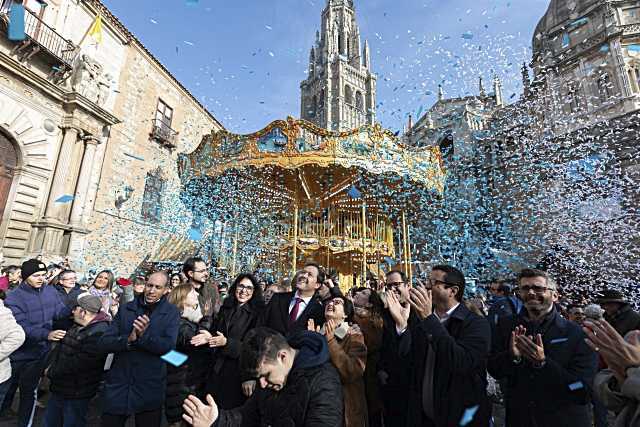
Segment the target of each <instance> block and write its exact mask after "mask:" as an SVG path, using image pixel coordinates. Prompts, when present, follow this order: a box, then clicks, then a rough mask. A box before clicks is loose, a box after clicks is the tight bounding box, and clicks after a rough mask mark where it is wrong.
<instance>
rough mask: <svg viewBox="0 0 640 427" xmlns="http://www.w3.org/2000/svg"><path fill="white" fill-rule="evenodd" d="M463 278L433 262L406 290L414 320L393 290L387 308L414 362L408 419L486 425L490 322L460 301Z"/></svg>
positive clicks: (437, 426)
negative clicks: (420, 281) (417, 282)
mask: <svg viewBox="0 0 640 427" xmlns="http://www.w3.org/2000/svg"><path fill="white" fill-rule="evenodd" d="M464 288H465V279H464V275H463V274H462V272H460V271H459V270H457V269H456V268H454V267H451V266H448V265H437V266H435V267H433V269H432V270H431V273H430V274H429V279H428V281H427V283H423V284H421V286H417V287H414V288H412V289H411V290H410V297H409V304H410V305H411V308H412V309H413V311H414V312H415V313H416V315H417V317H418V319H419V320H418V321H417V322H414V323H413V324H412V325H411V324H409V323H408V322H407V320H408V318H409V312H408V310H407V309H406V308H403V307H402V306H401V305H400V304H399V302H398V300H397V299H396V298H394V297H393V296H392V297H391V298H389V311H390V312H391V314H392V316H393V318H394V320H395V321H396V327H397V329H398V331H399V332H401V333H402V336H401V339H400V347H399V353H400V355H401V356H402V357H405V358H406V360H407V362H409V363H410V364H411V366H412V372H411V383H410V389H409V409H408V414H407V417H408V419H407V425H411V426H423V427H449V426H457V425H462V423H464V425H466V426H475V427H486V426H488V425H489V418H490V416H491V405H490V402H489V399H488V397H487V393H486V387H487V380H486V378H487V368H486V366H487V358H488V356H489V348H490V346H491V328H490V326H489V322H488V321H487V320H486V319H485V318H484V317H481V316H479V315H477V314H474V313H472V312H471V311H469V310H468V309H467V307H466V306H465V305H464V302H463V301H462V296H463V295H464Z"/></svg>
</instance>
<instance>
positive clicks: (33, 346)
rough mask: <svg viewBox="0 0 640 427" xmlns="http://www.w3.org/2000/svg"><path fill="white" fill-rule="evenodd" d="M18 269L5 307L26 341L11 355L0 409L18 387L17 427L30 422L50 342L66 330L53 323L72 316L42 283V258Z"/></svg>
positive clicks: (44, 270)
mask: <svg viewBox="0 0 640 427" xmlns="http://www.w3.org/2000/svg"><path fill="white" fill-rule="evenodd" d="M21 270H22V279H23V280H22V283H20V285H18V287H16V288H15V289H14V290H13V291H11V292H9V293H8V295H7V299H6V301H5V306H6V307H7V308H9V309H10V310H11V312H12V313H13V315H14V317H15V319H16V322H18V324H19V325H20V326H21V327H22V329H23V330H24V332H25V335H26V340H25V342H24V344H22V345H21V346H20V348H18V349H17V350H16V351H14V352H13V353H12V354H11V356H10V360H11V379H10V380H9V381H11V385H10V387H9V390H8V391H7V394H6V396H5V399H4V402H3V403H2V408H1V409H0V415H2V414H6V413H7V411H8V409H9V408H10V407H11V405H12V403H13V397H14V395H15V393H16V390H17V389H18V388H20V405H19V407H18V426H20V427H22V426H28V425H31V423H32V421H33V414H34V405H35V394H36V389H37V387H38V382H39V381H40V377H41V376H42V372H43V370H44V363H45V361H46V357H45V356H46V355H47V353H48V352H49V350H50V346H51V342H55V341H60V340H61V339H62V338H63V337H64V336H65V331H63V330H54V328H53V322H54V320H58V319H63V318H68V317H70V316H71V308H69V307H67V306H65V304H64V303H63V302H62V301H61V300H60V297H59V296H58V291H56V290H55V289H54V288H53V287H52V286H44V285H45V281H46V280H45V278H46V275H47V267H46V265H45V264H44V263H43V262H42V261H39V260H37V259H30V260H27V261H25V262H24V263H22V269H21Z"/></svg>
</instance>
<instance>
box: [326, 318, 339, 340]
mask: <svg viewBox="0 0 640 427" xmlns="http://www.w3.org/2000/svg"><path fill="white" fill-rule="evenodd" d="M336 326H337V325H336V321H335V320H333V319H331V320H328V321H327V322H326V323H325V324H324V336H325V337H327V341H331V340H332V339H333V338H334V337H335V332H336Z"/></svg>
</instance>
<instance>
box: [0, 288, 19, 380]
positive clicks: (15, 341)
mask: <svg viewBox="0 0 640 427" xmlns="http://www.w3.org/2000/svg"><path fill="white" fill-rule="evenodd" d="M24 339H25V335H24V331H23V330H22V328H21V327H20V325H18V323H17V322H16V319H15V318H14V317H13V314H12V313H11V310H9V309H8V308H7V307H5V306H4V304H3V303H2V301H0V384H1V383H3V382H5V381H7V380H8V379H9V378H10V377H11V362H10V360H9V356H10V355H11V353H13V352H14V351H16V350H17V349H18V348H19V347H20V346H21V345H22V343H23V342H24Z"/></svg>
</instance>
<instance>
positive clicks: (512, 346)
mask: <svg viewBox="0 0 640 427" xmlns="http://www.w3.org/2000/svg"><path fill="white" fill-rule="evenodd" d="M526 333H527V329H526V328H525V327H524V326H520V325H518V326H516V328H515V329H514V330H513V331H511V339H510V340H509V351H510V352H511V355H512V356H513V357H522V353H521V352H520V350H518V346H517V345H516V342H517V338H518V337H519V336H521V335H524V334H526Z"/></svg>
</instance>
